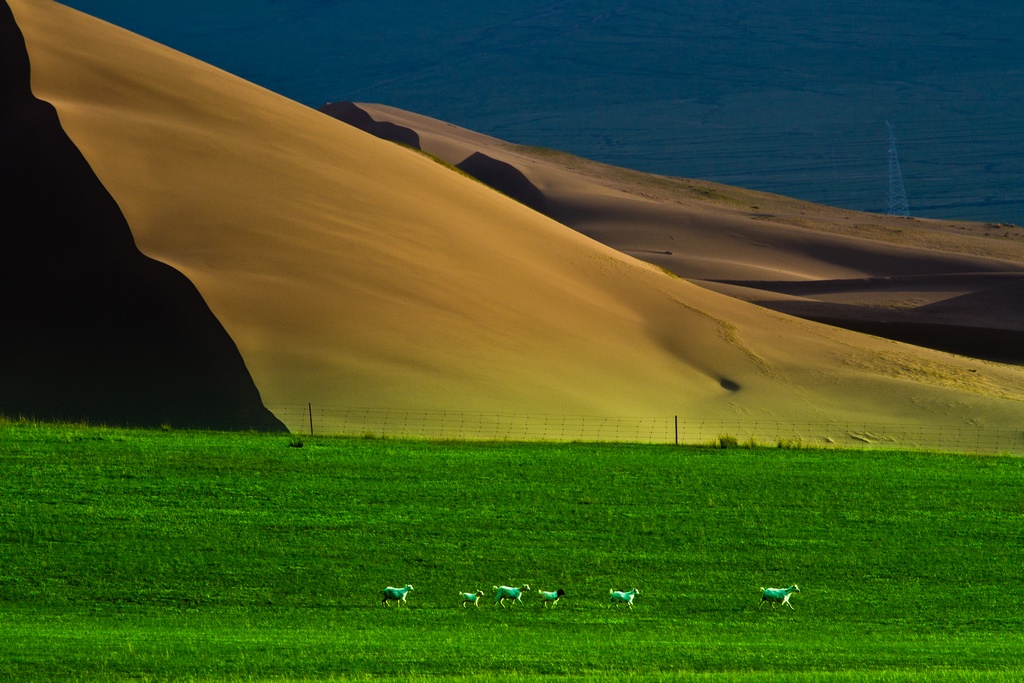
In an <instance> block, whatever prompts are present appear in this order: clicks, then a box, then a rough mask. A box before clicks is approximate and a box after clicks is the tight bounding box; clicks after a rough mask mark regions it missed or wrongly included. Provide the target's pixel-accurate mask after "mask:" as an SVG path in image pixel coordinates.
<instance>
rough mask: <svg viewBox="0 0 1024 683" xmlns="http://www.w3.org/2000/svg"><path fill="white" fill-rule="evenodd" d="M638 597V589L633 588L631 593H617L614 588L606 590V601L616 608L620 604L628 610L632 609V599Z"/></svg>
mask: <svg viewBox="0 0 1024 683" xmlns="http://www.w3.org/2000/svg"><path fill="white" fill-rule="evenodd" d="M638 595H640V589H639V588H634V589H633V590H631V591H617V590H615V589H614V588H609V589H608V600H609V601H610V604H612V605H615V607H616V608H618V606H619V605H621V604H625V605H626V607H628V608H629V609H633V598H635V597H636V596H638Z"/></svg>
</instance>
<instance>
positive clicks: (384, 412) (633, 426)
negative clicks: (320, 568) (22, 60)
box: [269, 403, 1024, 455]
mask: <svg viewBox="0 0 1024 683" xmlns="http://www.w3.org/2000/svg"><path fill="white" fill-rule="evenodd" d="M269 407H270V408H271V410H273V412H274V413H275V414H276V415H277V416H278V417H279V418H280V419H281V420H282V421H283V422H284V423H285V425H286V426H287V427H288V429H289V430H290V431H291V432H292V433H293V434H324V435H339V436H340V435H347V436H372V437H386V438H388V437H389V438H426V439H454V440H481V441H483V440H486V441H565V442H569V441H593V442H600V441H604V442H621V443H669V444H672V443H674V444H708V445H718V446H744V445H758V446H791V447H840V448H872V449H921V450H942V451H954V452H961V453H991V454H996V453H1005V454H1016V455H1024V430H1022V429H1020V428H1008V427H1005V428H1004V427H1000V428H993V427H982V426H975V425H968V424H950V425H914V424H899V423H891V424H874V425H859V424H843V423H826V422H776V421H756V420H754V421H750V420H719V419H700V418H688V417H683V416H675V415H669V416H659V417H600V416H584V415H536V414H522V413H497V412H495V413H486V412H466V411H444V410H390V409H381V408H333V407H329V406H318V405H315V404H312V403H308V404H306V405H295V404H293V405H279V406H269Z"/></svg>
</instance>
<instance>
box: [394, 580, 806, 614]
mask: <svg viewBox="0 0 1024 683" xmlns="http://www.w3.org/2000/svg"><path fill="white" fill-rule="evenodd" d="M411 590H412V584H406V585H405V586H404V587H403V588H395V587H394V586H388V587H387V588H385V589H384V590H382V591H381V592H380V604H382V605H384V606H385V607H390V606H391V603H392V602H395V603H398V604H399V605H405V604H406V600H407V599H408V597H409V592H410V591H411ZM529 591H530V584H523V585H522V586H494V604H495V605H498V606H499V607H501V608H502V609H504V607H505V601H506V600H508V601H509V608H510V609H511V608H512V607H514V606H515V604H516V603H517V602H518V603H519V604H520V605H522V604H523V595H524V594H528V593H529ZM799 592H800V588H799V586H797V585H796V584H795V583H794V584H793V585H792V586H790V587H789V588H762V589H761V602H759V603H758V604H757V608H758V609H761V605H763V604H764V603H766V602H767V603H769V604H771V606H772V609H775V606H776V605H780V604H781V605H785V606H787V607H789V608H790V609H793V605H791V604H790V602H789V596H791V595H792V594H793V593H799ZM537 593H538V594H539V595H540V606H541V608H544V607H547V606H549V605H550V606H551V607H554V606H555V605H557V604H558V601H559V600H560V599H561V598H562V596H563V595H565V591H564V590H562V589H561V588H559V589H558V590H553V591H543V590H539V591H537ZM638 595H640V589H638V588H633V589H632V590H628V591H617V590H615V589H614V588H609V589H608V606H609V607H615V608H618V607H619V606H621V605H625V606H626V607H628V608H629V609H633V599H634V598H636V596H638ZM482 597H484V592H483V591H479V590H478V591H475V592H472V593H459V599H460V603H459V604H460V605H461V606H462V607H465V606H467V605H473V606H474V607H480V598H482Z"/></svg>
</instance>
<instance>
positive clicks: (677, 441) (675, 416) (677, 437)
mask: <svg viewBox="0 0 1024 683" xmlns="http://www.w3.org/2000/svg"><path fill="white" fill-rule="evenodd" d="M672 417H673V418H674V420H673V421H674V422H675V424H676V445H677V446H678V445H679V416H678V415H673V416H672Z"/></svg>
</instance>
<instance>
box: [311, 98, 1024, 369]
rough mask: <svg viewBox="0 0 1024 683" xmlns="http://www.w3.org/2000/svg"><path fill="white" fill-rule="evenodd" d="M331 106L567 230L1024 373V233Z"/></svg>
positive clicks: (809, 311)
mask: <svg viewBox="0 0 1024 683" xmlns="http://www.w3.org/2000/svg"><path fill="white" fill-rule="evenodd" d="M322 110H323V111H325V112H326V113H329V114H330V115H332V116H335V117H337V118H340V119H341V120H343V121H347V122H349V123H351V124H353V125H355V126H357V127H359V128H361V129H363V130H366V131H368V132H370V133H372V134H374V135H377V136H378V137H382V138H385V139H390V140H397V141H400V142H402V143H403V144H407V145H408V144H412V145H414V146H417V147H420V148H422V149H424V150H425V151H427V152H429V153H432V154H435V155H437V156H439V157H441V158H443V159H444V160H445V161H447V162H448V163H451V164H453V165H457V166H458V167H459V168H461V169H464V170H465V171H467V172H469V173H470V174H472V175H473V176H475V177H477V178H479V179H481V180H482V181H483V182H486V183H488V184H489V185H491V186H493V187H496V188H498V189H500V190H501V191H502V192H504V193H505V194H507V195H509V196H511V197H514V198H516V199H518V200H519V201H521V202H523V203H524V204H526V205H528V206H531V207H533V208H535V209H537V210H538V211H541V212H542V213H545V214H546V215H548V216H550V217H552V218H555V219H556V220H558V221H559V222H561V223H563V224H565V225H567V226H569V227H572V228H573V229H575V230H578V231H580V232H582V233H583V234H585V235H588V236H590V237H593V238H594V239H596V240H599V241H600V242H602V243H603V244H607V245H608V246H611V247H614V248H615V249H618V250H619V251H623V252H626V253H629V254H632V255H634V256H636V257H637V258H640V259H643V260H645V261H648V262H650V263H654V264H656V265H659V266H661V267H663V268H666V269H667V270H669V271H671V272H673V273H675V274H676V275H679V276H680V277H684V278H687V279H689V280H691V281H692V282H696V283H698V284H700V285H702V286H704V287H707V288H709V289H713V290H715V291H719V292H723V293H727V294H729V295H730V296H734V297H736V298H739V299H743V300H745V301H751V302H755V303H758V304H760V305H762V306H765V307H768V308H771V309H773V310H777V311H781V312H785V313H788V314H791V315H799V316H801V317H804V318H807V319H810V320H816V321H827V322H829V323H831V324H836V325H840V326H844V327H847V328H849V329H855V330H858V331H866V332H871V333H873V334H878V335H880V336H884V337H888V338H891V339H896V340H899V341H909V342H911V343H914V344H916V345H922V346H926V347H929V348H935V349H940V350H945V351H954V352H956V353H959V354H962V355H969V356H973V357H978V358H986V359H989V360H999V361H1003V362H1012V363H1015V364H1018V365H1021V364H1024V317H1022V315H1021V312H1020V306H1019V305H1018V303H1017V300H1016V297H1014V296H1013V293H1015V292H1017V291H1020V290H1022V289H1024V230H1021V229H1019V228H1016V227H1013V226H1009V225H994V224H990V223H989V224H982V223H965V222H954V221H939V220H921V219H907V218H900V217H894V216H883V215H878V214H868V213H862V212H856V211H847V210H842V209H836V208H832V207H826V206H820V205H815V204H810V203H808V202H803V201H799V200H794V199H790V198H786V197H780V196H778V195H770V194H766V193H763V192H755V191H751V190H744V189H741V188H736V187H728V186H725V185H718V184H715V183H709V182H704V181H698V180H691V179H686V178H668V177H664V176H655V175H650V174H644V173H638V172H634V171H628V170H626V169H621V168H614V167H610V166H606V165H603V164H599V163H595V162H591V161H587V160H585V159H580V158H578V157H574V156H572V155H569V154H564V153H560V152H554V151H551V150H543V149H537V148H530V147H522V146H517V145H512V144H509V143H507V142H503V141H501V140H497V139H494V138H490V137H487V136H484V135H480V134H478V133H475V132H473V131H468V130H465V129H462V128H459V127H457V126H453V125H450V124H448V123H445V122H443V121H437V120H434V119H431V118H428V117H425V116H421V115H418V114H414V113H410V112H406V111H402V110H399V109H395V108H393V107H387V106H383V105H372V104H359V105H355V104H352V103H331V104H327V105H325V106H324V107H322Z"/></svg>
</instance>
